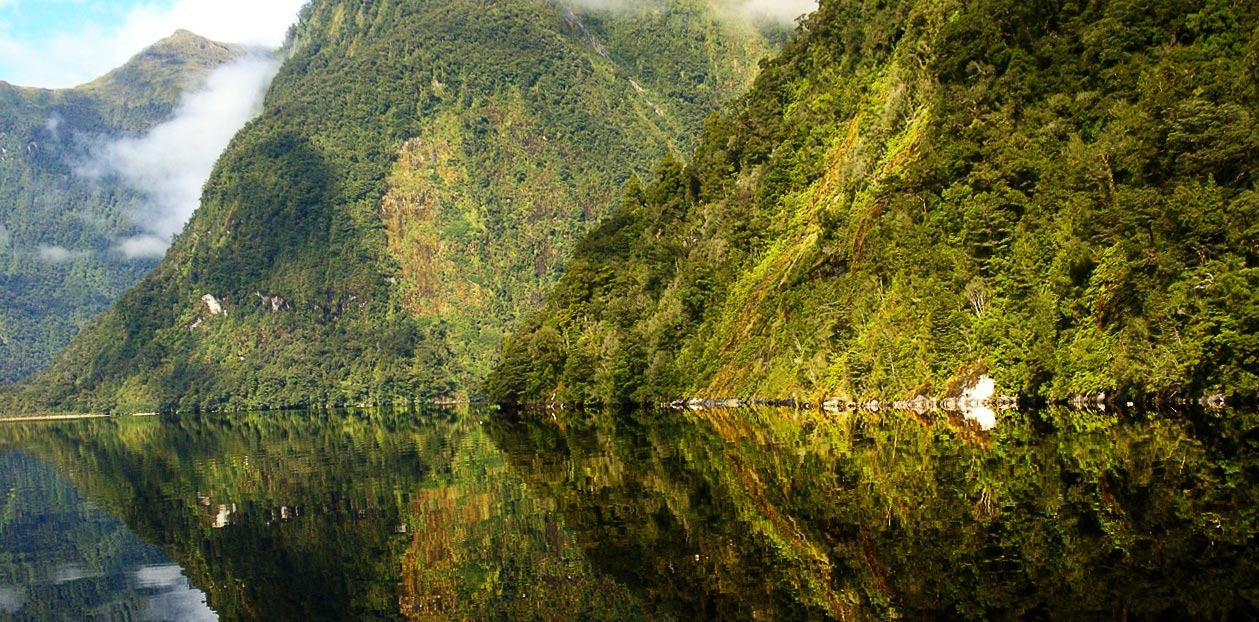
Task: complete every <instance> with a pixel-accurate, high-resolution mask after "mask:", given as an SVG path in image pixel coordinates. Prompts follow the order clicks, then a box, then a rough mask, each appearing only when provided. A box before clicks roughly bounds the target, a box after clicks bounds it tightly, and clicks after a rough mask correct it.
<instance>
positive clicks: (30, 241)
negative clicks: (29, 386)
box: [0, 32, 247, 381]
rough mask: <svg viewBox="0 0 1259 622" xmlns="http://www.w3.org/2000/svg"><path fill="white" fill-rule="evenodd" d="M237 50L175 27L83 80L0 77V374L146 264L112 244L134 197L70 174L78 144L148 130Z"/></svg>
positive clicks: (122, 231)
mask: <svg viewBox="0 0 1259 622" xmlns="http://www.w3.org/2000/svg"><path fill="white" fill-rule="evenodd" d="M246 53H247V50H245V49H244V48H241V47H239V46H232V45H227V44H219V43H215V42H211V41H209V40H208V39H204V38H201V37H198V36H196V35H193V34H192V33H188V32H184V33H176V34H175V35H173V36H172V37H168V38H167V39H164V40H163V41H160V42H158V43H155V44H154V45H153V46H150V47H149V48H146V50H145V51H143V52H141V53H139V54H137V55H136V56H134V57H133V58H132V59H130V60H129V61H128V62H127V63H126V64H124V65H123V66H122V67H120V68H118V69H116V70H114V71H112V72H110V73H108V74H106V76H103V77H102V78H100V79H98V80H96V81H94V82H92V83H89V84H88V85H84V86H80V87H76V88H72V89H58V90H50V89H37V88H28V87H18V86H13V85H10V84H8V83H0V101H3V102H4V105H3V111H2V112H0V291H3V292H4V293H5V296H4V297H3V298H2V299H0V380H3V381H11V380H14V379H16V378H18V377H21V376H23V375H26V374H29V373H31V372H33V371H35V370H36V369H37V368H38V367H40V366H42V365H43V364H44V363H46V362H47V361H48V360H50V359H51V358H52V356H53V354H54V353H55V352H56V350H58V349H60V348H61V347H62V346H63V345H65V343H66V342H68V341H69V339H70V337H72V336H73V335H74V333H76V332H77V331H78V329H79V328H80V327H81V326H82V325H83V323H84V322H86V321H87V320H88V319H89V318H91V317H92V316H94V315H96V314H97V313H99V312H101V311H103V310H104V309H105V308H106V306H107V305H108V304H109V303H110V302H111V301H112V300H113V299H114V298H116V297H117V296H118V295H119V294H121V293H122V291H123V290H124V289H126V288H127V287H128V286H130V285H131V284H133V283H135V282H136V281H137V280H139V279H140V277H142V276H143V275H144V274H145V273H146V272H148V270H150V269H152V267H153V266H154V265H156V262H155V261H152V260H146V259H129V258H126V257H123V256H121V255H119V254H118V253H117V252H115V251H114V250H112V247H113V245H114V243H115V240H116V239H117V238H120V237H124V236H128V235H133V234H135V233H136V232H138V228H137V226H136V224H135V223H133V222H131V220H130V217H129V214H130V212H131V211H132V210H133V209H134V207H135V206H136V205H138V204H139V203H140V202H141V200H142V197H141V196H140V195H139V194H138V193H137V192H135V191H134V190H132V189H130V188H128V187H126V186H125V185H124V184H122V183H121V182H118V181H117V180H110V179H105V180H93V179H88V178H86V177H84V176H83V175H80V174H79V173H78V172H77V168H78V167H79V166H80V165H81V163H82V161H83V160H86V159H87V157H88V156H87V154H86V151H85V149H86V145H87V144H88V143H90V142H92V141H100V140H104V139H106V138H119V137H134V136H138V135H140V134H142V133H144V132H145V131H147V130H148V129H150V128H152V127H155V126H156V125H158V124H159V123H161V122H162V121H165V120H166V119H167V118H169V117H170V115H171V114H172V113H173V111H174V110H175V108H176V106H177V105H178V104H179V102H180V98H181V96H182V95H183V94H184V93H186V92H187V91H188V90H189V89H191V88H194V87H195V86H196V85H197V84H198V83H199V82H200V80H202V79H203V78H205V77H206V76H207V75H208V74H209V73H210V71H212V70H213V69H214V68H215V67H218V66H220V65H221V64H223V63H225V62H228V61H230V60H234V59H237V58H240V57H242V56H243V55H244V54H246ZM154 59H158V60H159V61H160V63H157V64H155V61H154ZM158 64H160V65H161V66H160V67H159V66H158Z"/></svg>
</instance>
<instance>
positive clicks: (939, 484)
mask: <svg viewBox="0 0 1259 622" xmlns="http://www.w3.org/2000/svg"><path fill="white" fill-rule="evenodd" d="M1010 419H1011V421H1010V422H1009V425H1006V426H1004V427H1002V428H999V429H997V430H996V431H994V432H993V433H992V434H991V435H987V436H984V437H981V438H974V437H973V433H972V432H969V431H965V430H962V429H959V428H956V427H954V426H951V425H948V424H947V422H946V421H944V420H929V421H926V422H923V421H918V420H914V419H912V418H906V417H904V416H903V415H901V414H895V413H893V414H887V413H884V414H861V415H841V416H840V418H838V419H833V418H831V417H830V416H823V415H821V414H815V413H810V412H787V411H738V412H735V411H713V412H705V413H702V414H699V415H693V414H678V413H671V412H661V413H651V414H627V415H622V416H613V415H608V414H603V415H598V416H591V415H590V414H589V413H586V414H583V415H581V416H580V417H577V418H573V419H572V420H568V419H566V418H560V420H559V421H558V422H555V421H551V420H547V421H539V422H532V421H526V422H520V423H499V424H496V425H495V427H494V428H493V436H494V438H495V440H496V442H497V443H498V444H499V445H500V446H501V447H503V448H504V450H505V451H506V452H507V455H508V460H509V462H510V464H511V465H512V469H513V470H514V471H515V472H517V473H519V474H520V475H521V476H522V477H523V478H524V479H525V481H527V482H529V483H530V485H532V486H535V487H537V488H540V489H541V490H543V491H544V494H545V495H546V496H547V497H549V498H551V499H553V500H554V501H555V502H556V503H557V504H558V507H559V511H560V514H561V515H562V516H563V517H564V520H565V522H566V523H567V524H568V525H569V526H570V527H572V528H573V529H574V531H575V532H576V534H577V540H578V542H579V543H580V545H581V546H582V548H584V549H585V550H586V552H587V555H588V556H589V557H590V558H591V559H592V560H594V563H595V565H596V567H598V568H599V569H601V570H602V571H606V572H608V573H609V574H611V575H612V576H614V577H616V578H617V579H619V580H621V581H624V582H625V583H626V584H627V585H628V586H629V587H630V588H631V590H632V591H634V592H635V595H636V596H638V597H639V598H640V600H642V601H644V602H649V603H652V604H654V605H657V606H660V607H662V608H663V609H665V610H669V611H672V612H674V613H676V614H677V616H678V617H679V618H680V619H694V620H704V619H707V620H737V619H744V620H750V619H776V620H804V619H870V620H873V619H893V618H904V619H1045V620H1090V619H1098V620H1100V619H1128V620H1140V619H1190V618H1191V619H1253V618H1254V616H1255V615H1256V614H1257V613H1259V590H1256V589H1255V588H1254V582H1253V579H1252V577H1253V576H1255V573H1256V572H1257V571H1259V552H1256V551H1255V549H1254V548H1253V547H1252V546H1250V545H1251V544H1252V543H1253V541H1254V538H1255V535H1256V531H1257V529H1256V527H1257V522H1256V520H1257V515H1256V513H1255V512H1254V510H1253V503H1252V501H1251V500H1250V496H1251V495H1252V494H1253V492H1252V491H1253V490H1254V489H1255V485H1256V479H1257V478H1259V459H1257V454H1256V450H1257V449H1259V447H1256V445H1255V435H1254V433H1253V430H1254V429H1255V425H1256V423H1259V417H1257V416H1256V415H1255V414H1253V413H1231V414H1230V415H1228V416H1227V417H1221V418H1216V417H1202V418H1200V419H1195V418H1184V417H1170V418H1163V419H1162V420H1159V421H1149V422H1147V421H1141V420H1139V419H1137V420H1131V419H1127V418H1121V417H1117V416H1110V415H1101V416H1096V417H1093V418H1092V420H1091V421H1090V416H1089V415H1087V414H1080V413H1072V414H1071V415H1070V416H1069V417H1063V416H1060V413H1058V412H1047V413H1043V414H1041V415H1022V416H1020V415H1017V414H1016V415H1012V416H1011V417H1010ZM1067 422H1071V425H1067Z"/></svg>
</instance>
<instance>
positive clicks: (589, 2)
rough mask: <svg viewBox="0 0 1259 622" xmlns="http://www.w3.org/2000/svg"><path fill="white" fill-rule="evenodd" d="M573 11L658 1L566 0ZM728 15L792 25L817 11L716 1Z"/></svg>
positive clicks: (758, 1)
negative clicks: (799, 18)
mask: <svg viewBox="0 0 1259 622" xmlns="http://www.w3.org/2000/svg"><path fill="white" fill-rule="evenodd" d="M568 3H569V4H571V5H572V6H573V7H574V8H577V9H585V10H591V11H624V10H630V9H638V8H652V7H656V6H659V5H660V0H568ZM716 5H717V7H718V9H719V10H721V11H722V12H724V13H726V14H727V15H731V16H736V17H739V18H743V19H751V20H754V21H770V22H777V23H783V24H792V23H794V22H795V20H796V18H798V17H800V16H801V15H804V14H806V13H812V12H813V11H816V10H817V0H716Z"/></svg>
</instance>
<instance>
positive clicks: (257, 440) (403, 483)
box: [0, 413, 644, 620]
mask: <svg viewBox="0 0 1259 622" xmlns="http://www.w3.org/2000/svg"><path fill="white" fill-rule="evenodd" d="M0 437H2V440H0V443H4V444H7V445H12V446H21V447H23V448H24V449H25V450H26V451H30V452H33V453H35V454H37V455H40V456H41V457H43V458H45V459H47V460H49V461H50V462H52V463H54V464H57V465H58V467H59V468H60V469H62V470H63V471H64V472H66V473H67V474H68V476H69V477H70V478H71V479H72V480H73V481H74V483H75V485H76V486H77V487H78V488H79V489H80V490H83V491H84V492H85V493H86V494H87V495H88V496H90V497H91V498H93V499H94V500H96V501H97V502H98V503H99V504H100V505H101V506H102V507H103V508H105V509H107V510H108V511H109V512H111V513H114V514H116V515H118V516H121V517H122V518H123V519H124V520H125V521H126V523H127V525H128V526H129V527H131V529H133V530H134V531H135V532H136V533H139V534H140V535H141V536H142V537H144V538H145V539H147V540H149V541H150V542H154V543H156V544H159V545H160V546H161V547H162V548H163V549H164V550H165V551H166V552H168V553H169V554H170V556H171V558H173V559H175V560H176V561H178V562H179V563H180V564H182V565H183V566H184V567H185V568H187V569H188V578H189V579H191V584H192V585H194V586H196V587H198V588H200V589H203V590H205V592H206V593H207V594H208V600H209V603H210V605H211V606H212V607H213V609H214V610H215V611H217V612H218V613H219V616H220V619H223V620H404V619H408V620H458V619H487V618H494V619H510V620H578V619H583V620H635V619H643V617H644V616H643V612H642V610H641V608H640V607H639V606H638V605H637V604H636V603H635V602H634V601H633V600H632V598H630V596H629V594H628V592H627V591H626V590H625V589H624V588H623V587H622V586H620V585H619V584H617V583H616V582H615V581H612V580H609V579H606V578H603V577H601V576H599V575H597V574H596V573H594V572H593V570H592V568H591V565H590V564H589V562H587V561H586V558H585V557H584V555H583V554H582V551H581V550H580V549H579V548H578V547H576V546H575V545H574V544H573V538H572V535H571V533H570V531H569V530H568V529H567V527H565V526H564V525H563V524H562V523H561V522H560V521H559V520H558V519H557V518H556V517H555V514H554V511H553V504H552V503H550V502H549V501H547V500H545V499H540V498H538V497H536V496H534V495H533V494H532V493H531V492H530V490H529V489H528V487H527V486H526V485H525V484H524V483H523V482H522V481H521V480H520V479H519V478H517V477H515V476H513V475H511V474H510V473H509V472H508V470H507V467H506V462H505V460H504V458H503V456H502V454H501V452H499V451H498V450H497V449H496V448H495V447H494V445H493V444H492V443H491V442H490V440H489V439H488V437H486V435H485V434H484V433H483V431H482V430H481V427H480V426H479V425H478V424H477V423H476V421H475V420H473V419H472V418H470V417H467V416H453V415H451V414H449V413H438V414H420V413H358V414H328V413H263V414H254V415H239V416H230V417H213V418H185V419H175V420H169V421H158V420H133V419H125V420H108V421H89V422H80V423H76V424H56V425H26V426H4V427H0ZM131 578H132V579H133V580H134V581H135V582H137V584H143V585H150V586H157V585H164V584H168V583H172V582H174V583H178V582H179V577H177V576H176V575H175V573H174V569H171V568H165V567H153V568H148V569H146V570H145V571H144V572H143V573H135V574H133V575H132V577H131ZM150 602H151V603H154V606H155V607H156V606H163V607H165V608H166V610H168V611H171V612H183V613H178V614H172V615H180V616H182V617H183V618H184V619H196V618H195V615H194V614H193V613H191V612H184V610H183V609H182V608H183V607H184V606H185V605H187V604H188V602H189V601H188V600H187V599H182V598H176V597H172V598H167V599H164V600H160V601H150Z"/></svg>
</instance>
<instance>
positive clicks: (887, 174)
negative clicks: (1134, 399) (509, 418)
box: [491, 0, 1259, 402]
mask: <svg viewBox="0 0 1259 622" xmlns="http://www.w3.org/2000/svg"><path fill="white" fill-rule="evenodd" d="M1256 118H1259V7H1256V6H1254V5H1249V4H1242V3H1227V2H1209V1H1196V2H1194V1H1185V2H1137V3H1132V2H1117V1H1116V2H1087V3H1079V2H1059V3H1025V2H1015V1H1011V0H980V1H973V2H960V1H953V0H949V1H945V2H934V3H929V2H921V1H918V0H897V1H892V2H882V3H869V2H857V1H853V0H823V2H822V4H821V8H820V10H819V11H818V12H817V13H816V14H815V15H814V16H812V17H811V18H809V19H808V20H806V21H805V22H804V23H803V24H802V26H801V28H800V31H799V32H798V33H797V36H796V38H795V39H794V40H793V41H792V42H791V43H790V44H789V45H788V46H787V48H786V50H785V51H784V53H783V54H782V56H781V57H780V58H778V59H777V60H774V61H773V62H771V63H769V64H768V65H767V66H766V69H765V71H764V72H763V73H762V74H761V76H760V77H759V78H758V81H757V83H756V85H755V87H754V88H753V89H752V91H751V93H750V94H749V95H748V96H747V97H746V98H744V99H743V100H742V101H741V103H740V104H739V105H738V106H737V110H736V111H735V112H734V113H733V114H728V115H725V116H722V117H721V118H719V119H716V120H713V121H712V122H710V123H709V124H708V130H707V132H706V133H705V135H704V136H703V138H702V139H701V146H700V148H699V150H698V152H697V153H696V155H695V157H694V159H693V160H692V162H691V163H690V164H687V165H684V164H681V163H678V162H675V161H672V160H669V161H665V162H664V163H663V164H662V165H661V166H660V167H659V168H658V170H657V174H656V175H655V178H654V180H653V181H652V182H651V183H650V184H647V185H646V186H644V187H639V186H637V185H631V186H630V187H629V188H628V190H627V191H626V193H625V195H624V199H623V202H622V208H621V210H620V211H619V212H618V213H617V214H616V215H615V216H613V217H612V218H610V219H609V220H607V221H606V222H605V223H603V224H602V225H601V226H600V227H599V228H598V229H597V230H596V231H595V232H594V233H592V234H591V235H590V236H587V237H586V238H585V239H584V240H583V241H582V242H581V243H580V245H579V249H578V251H577V254H576V257H575V259H574V260H573V261H572V262H571V263H570V265H569V270H568V272H567V274H566V275H565V277H564V278H563V279H562V280H561V282H560V284H559V286H558V287H557V288H556V289H555V290H554V291H553V292H552V294H551V302H550V304H549V306H548V309H547V311H546V312H545V313H541V314H538V315H536V316H534V317H533V318H532V319H531V320H530V321H529V322H528V324H527V326H526V327H524V328H523V329H522V330H521V331H519V333H518V334H517V336H516V337H514V338H513V339H512V340H511V341H510V343H509V345H508V347H507V351H506V354H505V362H504V364H503V365H502V366H500V367H499V369H498V371H497V373H496V374H495V375H494V378H493V380H492V382H491V388H492V389H493V393H494V396H495V397H496V398H497V399H499V400H502V401H520V400H525V401H528V400H541V399H555V400H561V401H613V402H615V401H625V400H638V401H649V400H653V399H661V398H668V397H677V396H681V395H697V394H698V395H707V396H713V397H750V396H756V397H765V398H770V397H789V396H795V397H800V398H811V399H821V398H827V397H837V396H839V397H843V396H847V397H876V396H878V397H899V396H909V395H913V394H917V393H922V394H929V395H943V394H946V393H950V392H956V391H957V388H958V386H957V385H958V384H959V381H960V380H961V379H963V378H965V377H967V376H973V375H974V374H977V373H980V372H985V371H986V372H988V373H990V374H992V375H993V376H994V377H995V379H996V381H997V383H998V388H999V390H1002V391H1007V392H1023V393H1029V394H1033V395H1040V396H1046V397H1065V396H1070V395H1076V394H1089V395H1095V394H1097V393H1098V392H1107V393H1111V392H1113V391H1116V390H1119V391H1130V392H1138V393H1144V392H1154V393H1162V394H1165V395H1177V394H1182V395H1183V394H1189V395H1202V394H1203V393H1207V392H1212V393H1213V392H1229V393H1234V392H1235V393H1251V394H1253V393H1254V392H1256V390H1259V375H1257V372H1256V370H1257V369H1259V368H1257V367H1256V362H1257V361H1259V227H1257V226H1256V223H1259V195H1256V193H1255V180H1256V174H1257V173H1259V169H1257V168H1256V165H1257V163H1259V160H1257V159H1256V154H1259V131H1256V127H1257V126H1256V124H1255V119H1256Z"/></svg>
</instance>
